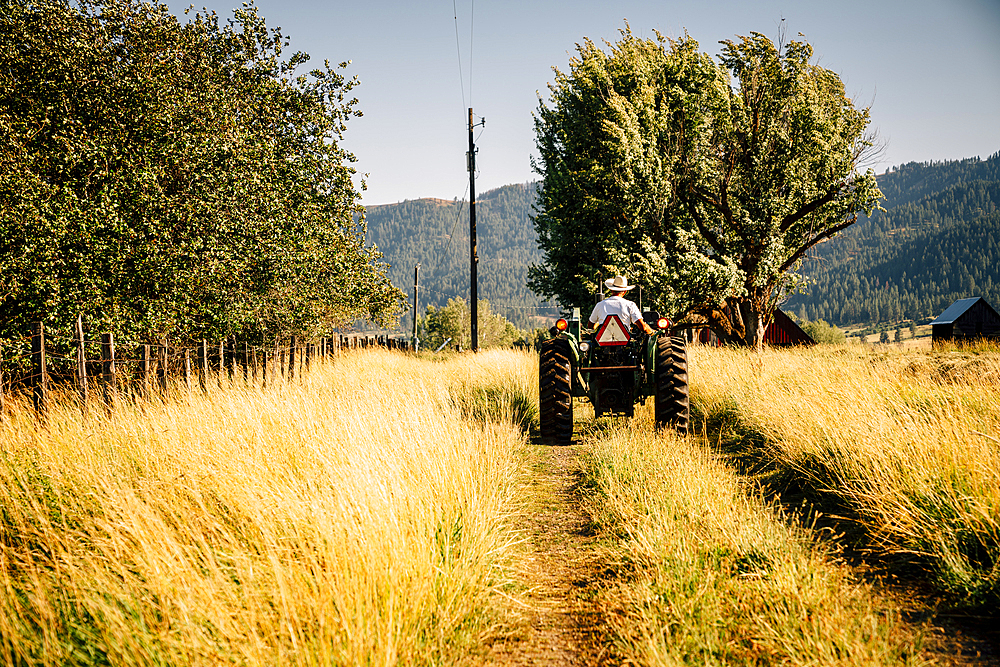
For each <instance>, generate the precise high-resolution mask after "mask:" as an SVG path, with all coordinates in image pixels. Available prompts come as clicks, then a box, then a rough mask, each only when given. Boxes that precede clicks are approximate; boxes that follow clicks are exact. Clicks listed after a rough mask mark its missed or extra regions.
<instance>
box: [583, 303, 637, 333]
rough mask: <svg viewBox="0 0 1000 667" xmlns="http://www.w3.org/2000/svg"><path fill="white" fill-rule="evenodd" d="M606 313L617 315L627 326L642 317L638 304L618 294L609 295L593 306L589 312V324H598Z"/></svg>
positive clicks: (605, 316)
mask: <svg viewBox="0 0 1000 667" xmlns="http://www.w3.org/2000/svg"><path fill="white" fill-rule="evenodd" d="M608 315H617V316H618V317H619V318H620V319H621V321H622V324H624V325H625V326H627V327H629V328H631V327H632V325H633V324H635V323H636V322H638V321H639V320H641V319H642V313H641V312H639V306H637V305H635V303H633V302H631V301H629V300H628V299H626V298H624V297H620V296H609V297H608V298H607V299H605V300H604V301H601V302H600V303H599V304H597V305H596V306H594V311H593V312H592V313H591V314H590V322H591V324H600V323H601V322H603V321H604V320H605V319H606V318H607V317H608Z"/></svg>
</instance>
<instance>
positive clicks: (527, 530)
mask: <svg viewBox="0 0 1000 667" xmlns="http://www.w3.org/2000/svg"><path fill="white" fill-rule="evenodd" d="M578 451H579V447H578V446H572V447H550V446H545V445H535V446H533V448H532V454H531V455H532V456H533V457H534V458H535V460H534V461H533V462H532V468H533V474H532V476H531V481H530V484H529V485H527V486H526V488H525V489H524V493H525V511H524V513H523V515H522V516H521V518H520V523H521V526H520V528H521V530H522V531H523V534H524V537H525V540H526V542H525V544H524V545H523V548H524V552H525V553H524V558H523V559H522V560H521V562H520V563H519V564H518V569H517V571H515V573H514V575H515V577H516V578H517V579H518V580H519V581H520V583H521V585H522V586H523V589H522V590H523V592H522V593H520V594H519V595H518V599H517V601H514V600H511V601H508V604H507V605H506V606H508V607H509V611H508V616H509V622H510V625H511V628H512V629H513V631H514V632H513V634H512V636H511V638H508V639H505V640H504V641H502V642H498V643H497V644H494V645H493V646H492V647H491V650H490V654H489V663H491V664H497V665H500V664H503V665H599V664H601V662H602V658H604V657H606V651H605V646H604V645H603V642H602V640H601V636H600V625H601V614H600V610H599V609H598V608H597V605H596V604H595V602H594V600H595V596H594V594H593V593H594V588H593V587H594V585H595V582H597V581H598V579H599V577H600V565H599V562H598V558H597V554H596V544H595V542H596V540H595V538H594V536H593V535H592V534H591V531H590V529H589V526H590V521H589V518H588V517H587V515H586V514H585V513H584V512H583V511H582V510H581V509H580V503H579V500H578V497H577V491H576V483H577V478H578V475H577V470H578V468H577V463H576V456H577V452H578Z"/></svg>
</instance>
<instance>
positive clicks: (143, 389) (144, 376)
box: [139, 343, 152, 394]
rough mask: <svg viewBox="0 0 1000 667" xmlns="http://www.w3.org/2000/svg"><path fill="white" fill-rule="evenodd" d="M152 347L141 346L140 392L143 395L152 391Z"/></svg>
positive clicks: (147, 345)
mask: <svg viewBox="0 0 1000 667" xmlns="http://www.w3.org/2000/svg"><path fill="white" fill-rule="evenodd" d="M149 348H150V346H149V344H146V343H144V344H142V345H140V346H139V378H140V386H139V392H140V393H141V394H148V393H149V389H150V386H149V385H150V384H151V383H150V378H149V376H150V366H151V365H152V359H150V356H151V355H150V349H149Z"/></svg>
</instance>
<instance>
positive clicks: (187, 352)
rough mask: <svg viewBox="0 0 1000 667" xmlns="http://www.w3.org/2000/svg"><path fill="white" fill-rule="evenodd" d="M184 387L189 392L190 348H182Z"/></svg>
mask: <svg viewBox="0 0 1000 667" xmlns="http://www.w3.org/2000/svg"><path fill="white" fill-rule="evenodd" d="M184 386H185V387H187V390H188V391H189V392H190V391H191V348H189V347H185V348H184Z"/></svg>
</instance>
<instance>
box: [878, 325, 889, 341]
mask: <svg viewBox="0 0 1000 667" xmlns="http://www.w3.org/2000/svg"><path fill="white" fill-rule="evenodd" d="M878 342H880V343H882V344H883V345H885V344H886V343H888V342H889V332H888V331H886V330H885V329H883V330H882V331H881V332H879V335H878Z"/></svg>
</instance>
